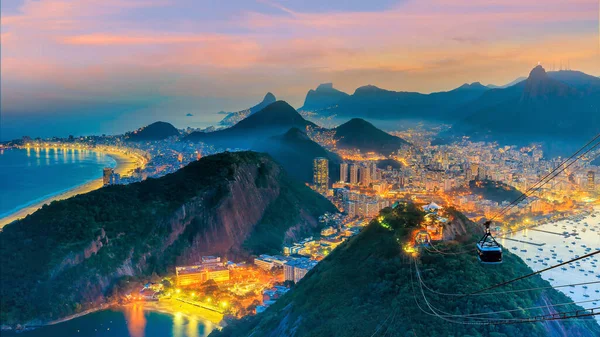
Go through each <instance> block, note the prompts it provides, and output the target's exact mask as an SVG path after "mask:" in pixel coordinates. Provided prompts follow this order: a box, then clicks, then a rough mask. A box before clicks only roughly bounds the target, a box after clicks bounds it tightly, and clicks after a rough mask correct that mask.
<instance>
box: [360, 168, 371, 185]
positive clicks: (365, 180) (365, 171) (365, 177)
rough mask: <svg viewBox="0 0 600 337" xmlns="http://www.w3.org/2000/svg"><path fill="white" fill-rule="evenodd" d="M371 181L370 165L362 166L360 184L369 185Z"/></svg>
mask: <svg viewBox="0 0 600 337" xmlns="http://www.w3.org/2000/svg"><path fill="white" fill-rule="evenodd" d="M370 183H371V169H370V168H369V167H361V168H360V184H361V185H363V186H369V184H370Z"/></svg>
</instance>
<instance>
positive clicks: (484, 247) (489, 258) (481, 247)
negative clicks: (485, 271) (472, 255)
mask: <svg viewBox="0 0 600 337" xmlns="http://www.w3.org/2000/svg"><path fill="white" fill-rule="evenodd" d="M477 254H478V256H477V257H478V258H479V261H480V262H481V263H483V264H499V263H502V247H500V246H499V245H498V244H497V243H495V242H481V241H480V242H478V243H477Z"/></svg>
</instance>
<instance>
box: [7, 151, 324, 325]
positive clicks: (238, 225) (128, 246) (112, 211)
mask: <svg viewBox="0 0 600 337" xmlns="http://www.w3.org/2000/svg"><path fill="white" fill-rule="evenodd" d="M335 210H336V209H335V206H333V205H332V204H331V203H330V202H329V201H328V200H327V199H325V198H323V197H322V196H321V195H319V194H317V193H315V192H313V191H312V190H310V189H309V188H308V187H306V186H304V185H303V184H301V183H299V182H296V181H295V180H293V179H291V178H289V177H288V175H287V174H286V173H285V171H284V170H283V169H282V168H281V167H280V166H279V165H278V164H276V163H275V162H274V161H273V160H272V159H271V158H270V157H269V156H266V155H263V154H258V153H255V152H237V153H222V154H218V155H213V156H208V157H204V158H202V159H201V160H199V161H197V162H193V163H191V164H189V165H188V166H186V167H184V168H182V169H181V170H179V171H177V172H175V173H173V174H169V175H166V176H164V177H162V178H158V179H148V180H146V181H143V182H141V183H135V184H130V185H125V186H123V185H115V186H108V187H104V188H101V189H99V190H96V191H93V192H90V193H87V194H82V195H78V196H75V197H73V198H70V199H66V200H62V201H55V202H53V203H51V204H50V205H46V206H44V207H43V208H42V209H40V210H38V211H37V212H35V213H33V214H32V215H29V216H27V217H26V218H25V219H23V220H20V221H17V222H14V223H12V224H9V225H7V226H5V227H4V228H3V231H2V232H0V270H1V271H2V277H1V278H0V295H1V296H0V305H1V307H0V308H1V310H0V313H1V314H0V323H1V324H16V323H27V322H31V321H32V320H37V322H45V321H48V320H52V319H57V318H60V317H64V316H66V315H69V314H72V313H75V312H79V311H81V310H85V309H86V308H88V307H90V306H93V305H94V304H95V305H97V304H98V303H103V302H105V301H106V300H107V299H108V297H110V296H111V295H112V294H114V293H116V292H118V290H119V286H118V284H119V282H121V281H124V280H127V279H128V278H131V277H140V276H145V275H146V276H147V275H151V274H152V273H158V274H164V273H166V272H173V270H174V266H175V265H176V264H178V263H188V262H190V261H191V262H195V261H197V257H198V256H202V255H213V254H215V255H221V256H229V255H231V254H233V255H234V256H236V255H243V254H248V253H256V254H259V253H266V252H273V251H275V250H280V249H281V246H282V245H283V243H284V241H285V240H286V239H289V238H286V232H287V231H288V229H290V228H291V227H295V231H296V232H297V233H300V234H303V233H313V231H318V230H319V228H318V219H317V217H318V216H320V215H322V214H323V213H324V212H327V211H329V212H333V211H335Z"/></svg>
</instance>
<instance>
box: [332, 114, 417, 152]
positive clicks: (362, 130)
mask: <svg viewBox="0 0 600 337" xmlns="http://www.w3.org/2000/svg"><path fill="white" fill-rule="evenodd" d="M334 130H335V136H336V140H337V147H338V148H341V149H357V150H360V151H361V152H376V153H381V154H384V155H389V154H390V153H392V152H394V151H396V150H398V149H399V148H400V147H402V146H404V145H409V143H408V142H407V141H405V140H404V139H402V138H399V137H396V136H392V135H390V134H389V133H387V132H384V131H382V130H380V129H378V128H376V127H375V126H373V124H371V123H369V122H367V121H365V120H364V119H361V118H353V119H351V120H349V121H348V122H346V123H344V124H342V125H340V126H338V127H337V128H335V129H334Z"/></svg>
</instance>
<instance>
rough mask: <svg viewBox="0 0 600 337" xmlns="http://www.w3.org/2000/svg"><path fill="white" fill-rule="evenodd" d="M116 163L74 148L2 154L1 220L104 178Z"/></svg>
mask: <svg viewBox="0 0 600 337" xmlns="http://www.w3.org/2000/svg"><path fill="white" fill-rule="evenodd" d="M116 164H117V163H116V161H115V160H114V159H113V158H112V157H110V156H108V155H105V154H102V153H98V152H93V151H89V150H71V149H54V148H49V149H44V148H38V149H34V148H30V149H5V150H2V151H0V219H1V218H4V217H6V216H8V215H10V214H12V213H14V212H16V211H18V210H20V209H22V208H25V207H28V206H31V205H33V204H35V203H38V202H40V201H42V200H44V199H47V198H49V197H52V196H54V195H58V194H60V193H63V192H65V191H67V190H70V189H72V188H74V187H76V186H79V185H82V184H85V183H87V182H89V181H92V180H94V179H98V178H101V177H102V169H103V168H104V167H115V166H116Z"/></svg>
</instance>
